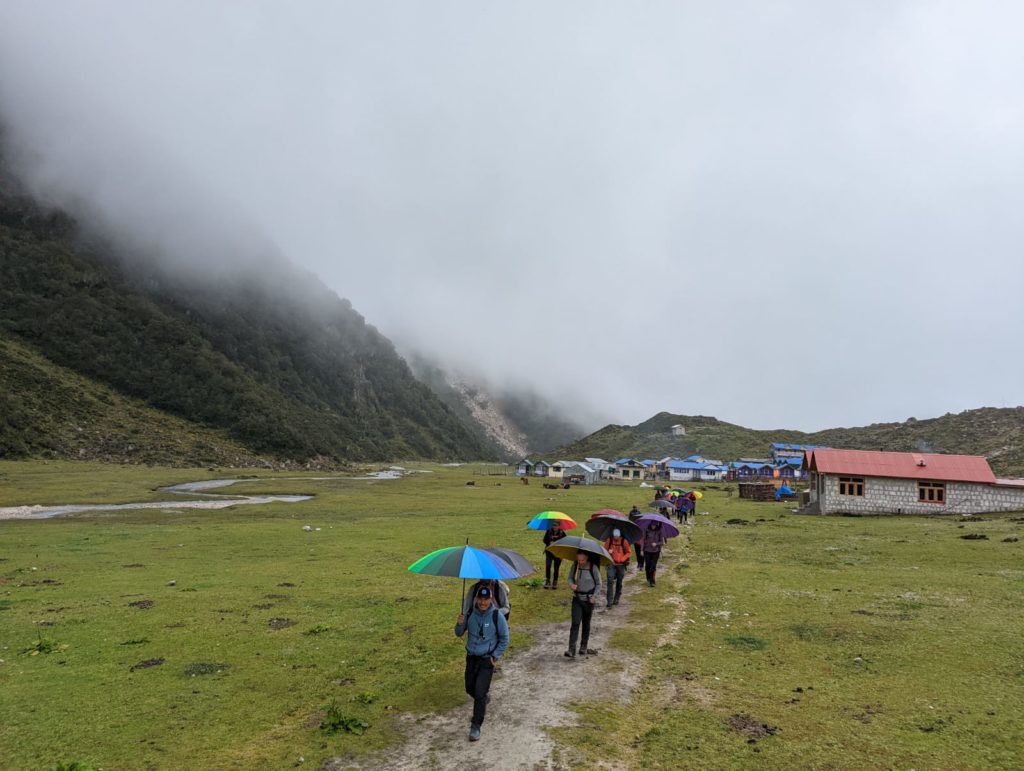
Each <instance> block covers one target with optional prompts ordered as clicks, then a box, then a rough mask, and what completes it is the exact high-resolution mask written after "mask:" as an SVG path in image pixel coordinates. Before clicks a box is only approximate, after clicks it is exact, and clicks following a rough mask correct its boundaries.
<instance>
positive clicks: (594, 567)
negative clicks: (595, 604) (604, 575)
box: [569, 563, 601, 595]
mask: <svg viewBox="0 0 1024 771" xmlns="http://www.w3.org/2000/svg"><path fill="white" fill-rule="evenodd" d="M578 567H579V566H578V565H576V564H574V565H573V566H572V567H571V568H570V569H569V583H573V578H574V577H575V576H578V575H579V570H578ZM594 571H597V572H594ZM590 577H591V578H593V579H594V586H600V583H601V569H600V568H599V567H598V566H597V565H595V564H594V563H590ZM576 583H577V584H578V583H579V582H578V581H577V582H576ZM595 591H596V590H595ZM593 593H594V592H575V594H583V595H590V594H593Z"/></svg>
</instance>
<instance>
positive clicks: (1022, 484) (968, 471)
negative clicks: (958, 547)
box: [804, 448, 1024, 515]
mask: <svg viewBox="0 0 1024 771" xmlns="http://www.w3.org/2000/svg"><path fill="white" fill-rule="evenodd" d="M804 464H805V467H806V469H807V471H808V474H809V477H810V504H809V505H808V507H807V510H808V511H809V512H811V513H819V514H961V515H963V514H981V513H985V512H996V511H1024V480H1020V479H996V476H995V474H993V473H992V469H991V468H990V467H989V465H988V461H987V460H986V459H985V458H983V457H981V456H979V455H936V454H925V453H910V452H871V451H866V450H835V449H828V448H819V449H815V450H809V451H807V452H806V454H805V460H804Z"/></svg>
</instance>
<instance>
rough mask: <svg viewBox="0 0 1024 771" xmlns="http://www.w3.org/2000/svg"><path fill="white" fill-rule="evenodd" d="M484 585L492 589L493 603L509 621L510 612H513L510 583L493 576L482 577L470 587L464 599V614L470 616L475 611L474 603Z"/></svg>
mask: <svg viewBox="0 0 1024 771" xmlns="http://www.w3.org/2000/svg"><path fill="white" fill-rule="evenodd" d="M484 587H486V588H487V589H490V591H491V599H492V605H493V606H494V607H495V608H497V609H498V612H499V613H501V615H503V616H504V617H505V620H506V621H508V617H509V614H510V613H511V612H512V603H511V602H510V601H509V598H508V584H506V583H505V582H504V581H497V580H495V579H493V578H481V579H480V580H479V581H477V582H476V583H475V584H473V585H472V586H471V587H469V591H468V592H467V593H466V596H465V597H464V598H463V600H462V615H464V616H467V617H468V616H469V615H470V614H471V613H472V612H473V604H474V603H475V602H476V597H477V594H479V592H480V590H481V589H483V588H484Z"/></svg>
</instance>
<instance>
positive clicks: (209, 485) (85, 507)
mask: <svg viewBox="0 0 1024 771" xmlns="http://www.w3.org/2000/svg"><path fill="white" fill-rule="evenodd" d="M410 473H413V472H410V471H408V470H406V469H404V468H402V467H401V466H392V467H391V468H389V469H386V470H384V471H372V472H370V473H369V474H367V475H366V476H361V477H341V476H335V477H285V478H287V479H317V480H329V479H401V478H402V477H403V476H404V475H406V474H410ZM423 473H430V472H423ZM270 481H273V479H268V478H250V479H206V480H203V481H200V482H183V483H182V484H178V485H170V486H168V487H162V488H160V489H161V490H163V491H164V492H167V493H173V494H175V495H201V496H204V499H203V500H187V501H181V500H178V501H156V502H153V503H97V504H67V505H63V506H7V507H0V520H3V519H49V518H51V517H60V516H63V515H65V514H77V513H80V512H83V511H130V510H135V509H225V508H227V507H228V506H246V505H258V504H263V503H299V502H300V501H308V500H310V499H311V498H313V496H312V495H225V494H223V493H211V492H205V491H207V490H218V489H221V488H224V487H230V486H231V485H233V484H236V483H238V482H270Z"/></svg>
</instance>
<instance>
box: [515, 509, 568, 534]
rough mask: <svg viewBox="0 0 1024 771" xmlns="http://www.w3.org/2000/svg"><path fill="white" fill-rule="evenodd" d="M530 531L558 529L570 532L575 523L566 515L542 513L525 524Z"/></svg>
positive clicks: (555, 512) (556, 512) (552, 512)
mask: <svg viewBox="0 0 1024 771" xmlns="http://www.w3.org/2000/svg"><path fill="white" fill-rule="evenodd" d="M526 526H527V527H528V528H530V529H531V530H551V529H552V528H555V527H560V528H562V530H572V529H573V528H574V527H576V522H575V520H573V518H572V517H570V516H569V515H568V514H563V513H562V512H560V511H542V512H541V513H540V514H538V515H537V516H536V517H534V518H533V519H531V520H530V521H529V522H527V523H526Z"/></svg>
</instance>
